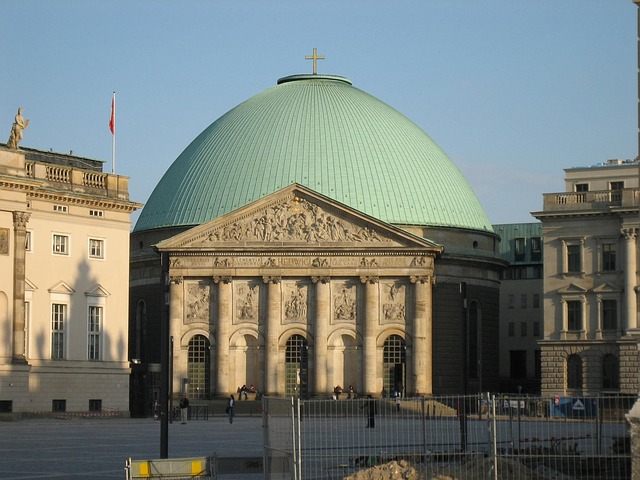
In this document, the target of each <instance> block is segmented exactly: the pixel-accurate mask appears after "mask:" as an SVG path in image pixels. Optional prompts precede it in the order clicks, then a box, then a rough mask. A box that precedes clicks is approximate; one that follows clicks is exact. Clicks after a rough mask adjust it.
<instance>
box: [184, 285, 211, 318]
mask: <svg viewBox="0 0 640 480" xmlns="http://www.w3.org/2000/svg"><path fill="white" fill-rule="evenodd" d="M186 304H187V319H188V320H208V319H209V288H208V286H207V285H199V284H191V285H189V286H188V287H187V301H186Z"/></svg>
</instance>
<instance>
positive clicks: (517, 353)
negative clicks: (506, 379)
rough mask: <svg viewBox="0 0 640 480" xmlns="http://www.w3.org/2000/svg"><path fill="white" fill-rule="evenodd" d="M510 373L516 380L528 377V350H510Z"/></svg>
mask: <svg viewBox="0 0 640 480" xmlns="http://www.w3.org/2000/svg"><path fill="white" fill-rule="evenodd" d="M509 374H510V377H511V378H512V379H514V380H515V379H520V378H527V351H526V350H509Z"/></svg>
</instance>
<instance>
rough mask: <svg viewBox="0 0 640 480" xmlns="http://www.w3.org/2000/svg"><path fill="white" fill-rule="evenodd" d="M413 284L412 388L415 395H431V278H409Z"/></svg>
mask: <svg viewBox="0 0 640 480" xmlns="http://www.w3.org/2000/svg"><path fill="white" fill-rule="evenodd" d="M411 283H413V284H415V287H414V291H415V297H414V298H415V300H414V301H415V305H414V311H415V317H414V320H413V322H414V324H413V359H412V360H413V388H414V389H415V392H414V393H416V394H418V393H419V394H422V395H431V394H432V393H433V358H432V355H433V328H432V327H433V325H432V323H433V317H432V306H433V301H432V299H433V297H432V289H431V284H432V281H431V277H429V276H417V277H411Z"/></svg>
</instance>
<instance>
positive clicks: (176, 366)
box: [169, 276, 187, 396]
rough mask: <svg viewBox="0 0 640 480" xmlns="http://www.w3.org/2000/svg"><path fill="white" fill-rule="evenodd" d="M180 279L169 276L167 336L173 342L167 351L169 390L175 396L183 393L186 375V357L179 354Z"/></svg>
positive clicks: (181, 307) (180, 350) (181, 303)
mask: <svg viewBox="0 0 640 480" xmlns="http://www.w3.org/2000/svg"><path fill="white" fill-rule="evenodd" d="M182 281H183V278H182V277H178V276H170V277H169V338H173V342H171V341H169V348H171V345H172V343H173V351H170V352H169V356H170V360H169V361H170V362H171V370H172V373H173V375H172V377H173V378H171V379H170V380H169V381H170V382H172V383H171V385H172V387H171V392H172V393H173V395H175V396H178V395H181V394H182V393H183V392H182V378H186V377H187V358H186V357H183V356H182V355H181V352H182V345H181V344H180V339H181V338H182V335H181V334H180V332H181V330H182V312H183V308H184V306H183V302H184V295H183V289H182ZM185 388H186V386H185Z"/></svg>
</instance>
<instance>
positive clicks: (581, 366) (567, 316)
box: [533, 159, 640, 396]
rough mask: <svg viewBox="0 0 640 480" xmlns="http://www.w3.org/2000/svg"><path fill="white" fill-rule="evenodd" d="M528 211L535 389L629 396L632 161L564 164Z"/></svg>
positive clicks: (632, 389)
mask: <svg viewBox="0 0 640 480" xmlns="http://www.w3.org/2000/svg"><path fill="white" fill-rule="evenodd" d="M565 186H566V188H565V191H564V192H559V193H547V194H545V195H544V208H543V210H542V211H538V212H534V213H533V215H534V216H535V217H536V218H538V219H539V220H540V221H541V222H542V236H543V238H544V249H543V251H544V278H543V289H544V338H543V339H541V340H540V341H539V345H540V350H541V360H542V394H543V395H572V396H579V395H583V394H596V393H626V394H636V393H637V392H638V388H639V387H640V380H639V373H638V372H639V371H640V362H639V358H640V357H639V356H638V345H639V344H640V328H639V327H640V326H639V325H638V285H640V283H639V277H638V241H637V238H638V229H639V228H640V219H639V217H638V212H639V209H638V206H639V205H640V202H639V200H638V198H639V197H638V162H637V161H636V160H633V161H631V160H617V159H615V160H609V161H607V162H605V163H602V164H598V165H593V166H590V167H576V168H567V169H565Z"/></svg>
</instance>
